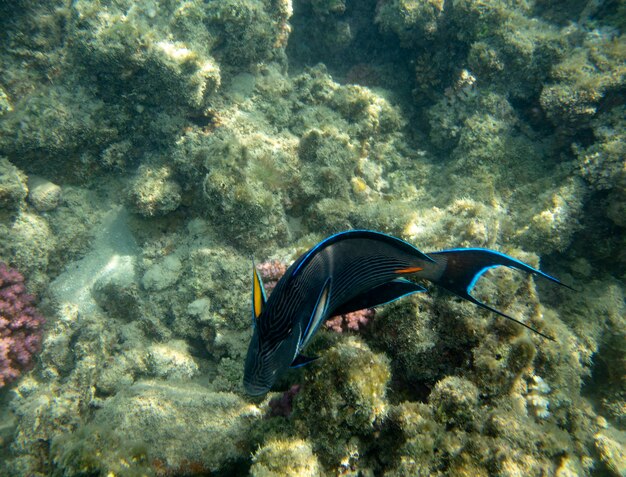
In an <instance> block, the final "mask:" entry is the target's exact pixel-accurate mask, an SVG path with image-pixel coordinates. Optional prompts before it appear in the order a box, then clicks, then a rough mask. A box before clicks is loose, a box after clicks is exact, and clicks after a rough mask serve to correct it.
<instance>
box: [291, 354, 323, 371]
mask: <svg viewBox="0 0 626 477" xmlns="http://www.w3.org/2000/svg"><path fill="white" fill-rule="evenodd" d="M316 359H318V356H313V357H312V358H310V357H308V356H304V355H301V354H299V355H298V356H296V359H294V360H293V363H291V366H290V367H291V368H300V367H301V366H306V365H307V364H309V363H311V362H313V361H315V360H316Z"/></svg>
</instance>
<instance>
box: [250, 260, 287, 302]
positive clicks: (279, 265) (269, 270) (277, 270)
mask: <svg viewBox="0 0 626 477" xmlns="http://www.w3.org/2000/svg"><path fill="white" fill-rule="evenodd" d="M257 270H258V271H259V275H260V276H261V279H262V280H263V287H264V288H265V292H266V293H267V294H268V295H269V294H270V293H271V292H272V290H273V289H274V287H275V286H276V284H277V283H278V280H280V277H282V276H283V275H284V274H285V272H286V271H287V265H285V264H284V263H283V262H281V261H280V260H268V261H267V262H262V263H259V264H258V265H257Z"/></svg>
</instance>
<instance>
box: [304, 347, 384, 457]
mask: <svg viewBox="0 0 626 477" xmlns="http://www.w3.org/2000/svg"><path fill="white" fill-rule="evenodd" d="M389 378H390V371H389V361H388V359H387V358H386V357H385V356H384V355H382V354H377V353H374V352H372V351H371V350H370V349H369V347H368V346H367V345H365V344H364V343H363V342H362V341H360V340H358V339H357V338H354V337H349V338H347V339H343V340H341V342H340V343H338V344H337V345H336V346H335V347H333V348H331V349H329V350H328V351H327V352H325V353H324V355H323V357H322V358H321V359H320V362H319V364H318V365H317V366H316V367H315V368H314V369H312V371H311V372H310V373H309V374H308V375H307V377H306V381H305V383H304V384H303V385H302V388H301V391H300V392H299V393H298V395H297V396H296V398H295V399H294V411H293V414H292V416H293V419H295V420H296V421H298V424H297V426H298V427H299V428H301V429H302V430H303V431H304V432H305V434H306V435H308V436H310V439H311V443H312V444H313V448H314V450H315V452H316V453H317V454H318V455H319V457H320V458H321V459H322V460H323V461H324V462H325V463H327V464H331V465H339V464H340V463H341V462H344V463H345V462H346V461H348V462H350V461H352V460H353V459H357V460H358V455H359V454H363V453H364V452H365V450H366V449H367V448H368V447H369V446H370V445H371V444H372V443H373V442H372V438H373V434H374V432H375V426H376V425H377V423H379V422H381V421H382V420H383V418H384V416H385V415H386V413H387V407H388V404H387V400H386V396H385V394H386V388H387V383H388V381H389ZM331 389H332V392H330V393H329V390H331ZM312 408H315V409H316V412H315V413H310V412H309V410H310V409H312Z"/></svg>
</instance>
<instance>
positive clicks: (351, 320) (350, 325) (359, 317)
mask: <svg viewBox="0 0 626 477" xmlns="http://www.w3.org/2000/svg"><path fill="white" fill-rule="evenodd" d="M374 315H376V311H375V310H374V309H373V308H365V309H364V310H358V311H353V312H350V313H346V314H345V315H337V316H334V317H332V318H330V319H328V320H326V322H325V323H324V326H325V327H326V328H327V329H329V330H332V331H334V332H336V333H343V332H344V331H348V330H352V331H359V330H360V329H361V328H363V327H364V326H365V325H367V324H368V323H369V321H370V320H371V319H372V318H374Z"/></svg>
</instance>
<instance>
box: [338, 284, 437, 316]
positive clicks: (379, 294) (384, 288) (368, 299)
mask: <svg viewBox="0 0 626 477" xmlns="http://www.w3.org/2000/svg"><path fill="white" fill-rule="evenodd" d="M423 291H426V288H424V287H423V286H421V285H418V284H417V283H413V282H410V281H409V280H406V279H404V278H397V279H395V280H392V281H390V282H387V283H383V284H382V285H379V286H377V287H375V288H372V289H371V290H367V291H366V292H365V293H362V294H360V295H357V296H355V297H354V298H352V299H350V300H348V301H347V302H345V303H342V304H341V305H340V306H339V307H338V308H336V309H334V310H332V313H333V314H334V315H344V314H346V313H352V312H353V311H357V310H363V309H364V308H374V307H375V306H379V305H384V304H385V303H390V302H392V301H395V300H397V299H399V298H402V297H403V296H407V295H411V294H413V293H418V292H423Z"/></svg>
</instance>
